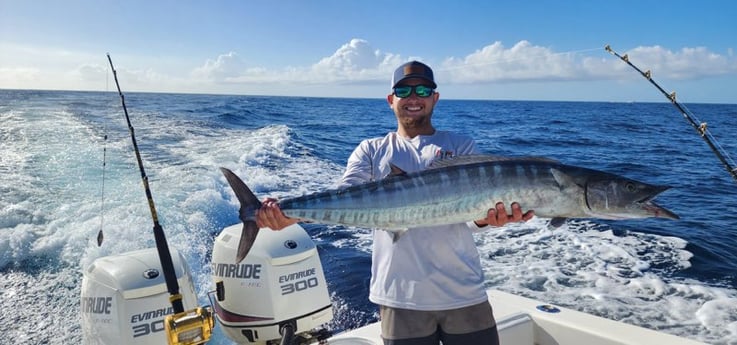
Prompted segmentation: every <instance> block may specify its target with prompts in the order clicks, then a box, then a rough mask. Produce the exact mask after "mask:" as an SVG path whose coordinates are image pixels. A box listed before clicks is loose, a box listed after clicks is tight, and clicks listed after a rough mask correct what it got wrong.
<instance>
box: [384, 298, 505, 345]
mask: <svg viewBox="0 0 737 345" xmlns="http://www.w3.org/2000/svg"><path fill="white" fill-rule="evenodd" d="M379 312H380V316H381V337H382V338H383V339H384V344H438V342H439V341H440V340H442V341H443V344H446V345H447V344H452V343H456V344H498V342H499V340H498V339H499V336H498V334H497V331H496V322H495V321H494V315H493V313H492V309H491V304H489V301H485V302H482V303H479V304H476V305H472V306H469V307H464V308H459V309H452V310H442V311H422V310H407V309H398V308H391V307H386V306H379ZM436 339H437V340H436Z"/></svg>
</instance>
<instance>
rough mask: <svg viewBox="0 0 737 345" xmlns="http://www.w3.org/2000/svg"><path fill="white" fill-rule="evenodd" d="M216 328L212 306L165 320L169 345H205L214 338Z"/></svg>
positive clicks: (171, 315)
mask: <svg viewBox="0 0 737 345" xmlns="http://www.w3.org/2000/svg"><path fill="white" fill-rule="evenodd" d="M214 326H215V318H214V317H213V314H212V310H211V307H210V306H206V307H197V308H195V309H192V310H188V311H184V312H181V313H178V314H169V315H167V316H166V318H165V319H164V329H165V331H166V338H167V340H168V343H169V345H196V344H204V343H206V342H208V341H209V340H210V337H212V329H213V327H214Z"/></svg>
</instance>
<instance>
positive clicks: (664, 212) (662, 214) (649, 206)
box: [638, 186, 681, 219]
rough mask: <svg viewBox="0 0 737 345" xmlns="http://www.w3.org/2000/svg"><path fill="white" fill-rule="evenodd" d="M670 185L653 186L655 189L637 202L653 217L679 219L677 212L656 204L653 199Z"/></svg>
mask: <svg viewBox="0 0 737 345" xmlns="http://www.w3.org/2000/svg"><path fill="white" fill-rule="evenodd" d="M670 188H671V187H670V186H657V187H655V191H654V192H653V193H652V194H650V195H649V196H647V197H645V198H643V199H642V200H640V201H638V204H640V206H641V207H642V209H643V210H645V212H647V213H648V214H650V215H652V216H653V217H657V218H668V219H681V217H679V216H678V215H677V214H675V213H673V212H672V211H670V210H668V209H667V208H665V207H662V206H660V205H658V204H656V203H655V202H654V201H653V199H655V197H656V196H658V194H660V193H662V192H665V191H666V190H668V189H670Z"/></svg>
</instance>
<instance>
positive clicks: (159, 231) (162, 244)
mask: <svg viewBox="0 0 737 345" xmlns="http://www.w3.org/2000/svg"><path fill="white" fill-rule="evenodd" d="M107 60H108V61H109V62H110V68H111V69H112V70H113V77H115V86H116V87H117V88H118V94H119V95H120V103H121V104H123V112H124V113H125V120H126V122H127V123H128V130H129V131H130V134H131V141H133V150H134V151H135V152H136V160H138V169H139V170H140V171H141V180H143V189H144V190H145V192H146V199H147V200H148V208H149V210H150V211H151V218H152V219H153V222H154V238H155V239H156V250H157V251H158V253H159V260H161V269H162V270H163V271H164V280H165V281H166V289H167V290H168V291H169V302H171V306H172V308H173V309H174V313H175V314H178V313H182V312H184V305H183V303H182V295H181V294H180V293H179V283H178V282H177V276H176V272H175V271H174V263H173V262H172V259H171V252H170V251H169V244H168V243H167V242H166V236H165V235H164V229H163V228H162V227H161V224H159V217H158V215H157V214H156V206H155V205H154V199H153V196H152V195H151V188H150V187H149V185H148V176H146V171H145V170H144V168H143V160H141V152H140V151H139V150H138V143H137V142H136V135H135V131H134V130H133V125H132V124H131V119H130V117H129V116H128V108H127V107H126V106H125V96H123V92H122V91H121V90H120V84H119V83H118V73H117V72H116V71H115V67H114V66H113V60H112V59H111V58H110V54H107Z"/></svg>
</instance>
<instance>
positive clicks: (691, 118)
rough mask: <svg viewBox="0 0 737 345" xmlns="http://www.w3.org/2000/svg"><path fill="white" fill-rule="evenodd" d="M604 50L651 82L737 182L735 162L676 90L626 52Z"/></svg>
mask: <svg viewBox="0 0 737 345" xmlns="http://www.w3.org/2000/svg"><path fill="white" fill-rule="evenodd" d="M604 49H605V50H606V51H608V52H609V53H611V54H612V55H614V56H616V57H618V58H619V59H620V60H622V61H624V62H626V63H627V64H628V65H630V67H632V68H634V69H635V70H636V71H637V72H640V74H641V75H642V76H643V77H645V79H647V80H648V81H650V83H651V84H653V85H654V86H655V87H656V88H657V89H658V90H659V91H660V92H661V93H662V94H663V95H664V96H665V97H666V98H668V100H670V102H671V103H672V104H673V105H674V106H675V107H676V108H677V109H678V111H680V112H681V114H682V115H683V117H684V118H685V119H686V121H688V123H689V124H691V126H692V127H693V128H694V129H695V130H696V132H698V133H699V135H700V136H701V138H702V139H704V141H705V142H706V144H707V145H709V148H710V149H711V151H712V152H714V154H715V155H716V156H717V158H718V159H719V161H720V162H722V164H723V165H724V167H725V168H726V169H727V172H729V174H730V175H732V178H733V179H734V180H735V182H737V163H735V161H734V160H733V159H732V158H731V157H730V156H729V154H728V153H727V151H725V150H724V148H722V146H721V145H719V143H718V142H717V140H716V138H714V136H713V135H712V134H711V132H710V131H709V128H708V127H707V125H706V122H701V121H699V120H698V119H696V116H695V115H693V114H692V113H691V112H690V111H688V109H686V107H684V106H682V105H681V104H680V103H678V101H676V92H675V91H673V92H671V93H668V92H667V91H665V90H664V89H663V88H662V87H660V85H658V83H657V82H655V80H653V78H652V73H651V72H650V70H648V71H645V72H643V71H642V70H641V69H639V68H638V67H637V66H635V65H634V64H633V63H632V62H630V59H629V56H627V54H624V55H619V53H617V52H616V51H614V50H613V49H612V48H611V47H610V46H609V45H608V44H607V45H606V46H605V47H604Z"/></svg>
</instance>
